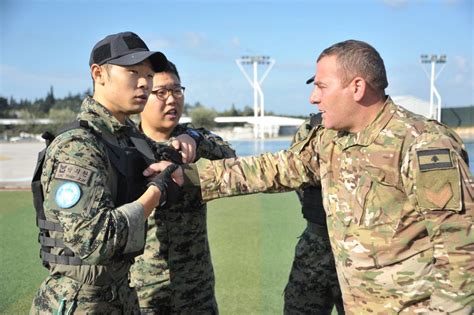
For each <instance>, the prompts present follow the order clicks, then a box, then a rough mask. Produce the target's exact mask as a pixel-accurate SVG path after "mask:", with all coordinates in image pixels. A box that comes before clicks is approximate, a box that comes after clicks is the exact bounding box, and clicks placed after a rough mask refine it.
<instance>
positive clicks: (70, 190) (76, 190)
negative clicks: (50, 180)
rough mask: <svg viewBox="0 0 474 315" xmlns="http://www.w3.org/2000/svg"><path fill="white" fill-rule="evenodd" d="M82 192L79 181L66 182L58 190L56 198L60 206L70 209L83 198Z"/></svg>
mask: <svg viewBox="0 0 474 315" xmlns="http://www.w3.org/2000/svg"><path fill="white" fill-rule="evenodd" d="M81 194H82V193H81V188H80V187H79V185H78V184H77V183H75V182H65V183H64V184H62V185H61V186H59V188H58V190H56V195H55V196H54V199H55V201H56V204H57V205H58V206H59V207H61V208H63V209H68V208H71V207H72V206H74V205H75V204H77V202H78V201H79V199H81Z"/></svg>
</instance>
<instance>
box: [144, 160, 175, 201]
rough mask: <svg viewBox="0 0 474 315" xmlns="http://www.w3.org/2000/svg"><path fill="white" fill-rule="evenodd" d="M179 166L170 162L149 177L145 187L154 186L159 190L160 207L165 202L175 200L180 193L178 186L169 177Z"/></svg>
mask: <svg viewBox="0 0 474 315" xmlns="http://www.w3.org/2000/svg"><path fill="white" fill-rule="evenodd" d="M178 167H179V165H177V164H171V165H170V166H168V167H167V168H165V170H164V171H163V172H161V173H160V174H157V175H155V176H153V177H151V178H150V179H149V182H148V183H147V185H146V186H147V187H150V186H156V187H158V189H159V190H160V192H161V196H160V207H162V206H164V205H165V204H166V203H173V202H176V201H177V200H178V198H179V196H180V194H181V187H179V186H178V185H177V184H176V183H175V182H174V181H173V179H172V178H171V174H172V173H173V172H174V171H175V170H176V169H177V168H178Z"/></svg>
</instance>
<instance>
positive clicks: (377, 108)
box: [144, 40, 474, 315]
mask: <svg viewBox="0 0 474 315" xmlns="http://www.w3.org/2000/svg"><path fill="white" fill-rule="evenodd" d="M387 85H388V83H387V79H386V74H385V66H384V64H383V60H382V58H381V57H380V55H379V54H378V52H377V51H376V50H375V49H374V48H373V47H372V46H370V45H368V44H367V43H364V42H360V41H355V40H349V41H344V42H341V43H337V44H335V45H333V46H331V47H329V48H327V49H325V50H324V51H323V52H322V54H321V55H320V56H319V58H318V61H317V64H316V76H315V77H314V89H313V92H312V94H311V97H310V101H311V103H313V104H317V105H318V108H319V110H320V111H321V112H322V114H323V125H324V128H323V127H319V128H316V129H313V130H312V131H311V133H310V134H309V136H308V138H307V139H306V140H304V141H302V142H300V143H296V144H295V145H294V146H293V147H292V150H290V151H281V152H278V153H276V154H264V155H261V156H260V157H245V158H234V159H225V160H220V161H206V160H203V159H201V160H200V161H198V162H197V163H196V164H188V165H185V166H181V167H179V168H178V169H177V170H176V171H175V172H174V173H173V177H174V180H175V181H176V182H177V183H178V184H183V182H185V183H186V185H185V187H187V189H191V190H192V189H193V188H198V187H200V191H201V194H202V197H203V200H206V201H208V200H211V199H215V198H219V197H224V196H234V195H241V194H250V193H256V192H264V191H265V192H279V191H287V190H291V189H295V188H299V187H300V186H301V185H302V184H303V183H310V184H316V183H321V186H322V191H323V201H324V209H325V211H326V217H327V222H328V231H329V236H330V240H331V246H332V249H333V253H334V258H335V261H336V269H337V272H338V278H339V282H340V285H341V291H342V295H343V300H344V309H345V311H346V313H347V314H380V315H382V314H384V315H385V314H472V312H473V305H474V274H473V270H474V251H473V250H472V249H473V247H474V233H473V214H474V200H473V198H474V181H473V178H472V174H471V173H470V171H469V167H468V163H467V158H466V155H465V150H464V145H463V143H462V141H461V140H460V139H459V137H457V135H456V134H455V133H454V132H453V131H452V130H450V129H449V128H448V127H446V126H444V125H442V124H441V123H438V122H436V121H433V120H429V119H426V118H424V117H422V116H419V115H416V114H413V113H411V112H409V111H407V110H406V109H404V108H402V107H400V106H397V105H396V104H394V103H393V101H392V99H391V98H390V97H389V96H386V95H385V88H386V87H387ZM168 165H169V163H167V162H161V163H158V164H153V165H151V166H150V167H149V168H147V170H145V172H144V175H152V174H154V173H155V172H159V171H161V170H162V169H164V168H165V167H167V166H168ZM196 176H198V177H199V181H197V180H196Z"/></svg>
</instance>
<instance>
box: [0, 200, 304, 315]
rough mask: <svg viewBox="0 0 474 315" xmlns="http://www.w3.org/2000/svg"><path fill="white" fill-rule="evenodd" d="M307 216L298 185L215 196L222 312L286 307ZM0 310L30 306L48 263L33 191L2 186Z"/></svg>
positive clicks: (213, 237)
mask: <svg viewBox="0 0 474 315" xmlns="http://www.w3.org/2000/svg"><path fill="white" fill-rule="evenodd" d="M304 225H305V221H304V220H303V218H302V216H301V212H300V207H299V203H298V200H297V198H296V195H295V194H294V193H283V194H257V195H251V196H241V197H233V198H226V199H220V200H215V201H211V202H210V203H209V204H208V230H209V242H210V245H211V251H212V259H213V263H214V268H215V273H216V295H217V300H218V304H219V310H220V313H221V314H282V309H283V296H282V294H283V289H284V287H285V284H286V282H287V280H288V273H289V270H290V267H291V262H292V260H293V255H294V247H295V245H296V242H297V237H298V236H299V235H300V234H301V232H302V231H303V229H304ZM0 249H1V255H0V262H1V263H0V265H1V269H0V283H1V286H0V297H1V298H0V313H1V314H25V313H27V312H28V310H29V308H30V305H31V301H32V299H33V295H34V294H35V292H36V289H37V288H38V287H39V285H40V283H41V282H42V280H43V279H44V278H45V277H46V275H47V271H46V269H44V268H43V267H42V265H41V261H40V259H39V257H38V251H39V246H38V243H37V228H36V226H35V214H34V209H33V206H32V199H31V192H28V191H20V192H16V191H15V192H11V191H0Z"/></svg>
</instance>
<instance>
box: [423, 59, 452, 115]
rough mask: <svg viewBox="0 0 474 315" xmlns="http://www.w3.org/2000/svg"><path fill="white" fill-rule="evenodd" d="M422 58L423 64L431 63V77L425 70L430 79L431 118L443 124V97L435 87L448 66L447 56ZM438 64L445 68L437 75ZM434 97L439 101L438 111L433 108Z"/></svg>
mask: <svg viewBox="0 0 474 315" xmlns="http://www.w3.org/2000/svg"><path fill="white" fill-rule="evenodd" d="M420 58H421V63H430V64H431V75H428V73H427V72H426V70H425V68H423V70H424V71H425V73H426V75H427V76H428V77H429V79H430V118H435V119H437V120H438V121H439V122H441V96H440V95H439V93H438V90H437V89H436V87H435V84H434V83H435V81H436V79H437V78H438V76H439V75H440V73H441V71H443V69H444V67H445V66H446V55H440V56H438V55H426V54H423V55H421V56H420ZM437 63H442V64H443V66H442V67H441V69H440V70H439V72H438V73H437V74H436V75H435V72H436V71H435V68H436V64H437ZM433 96H436V99H437V103H438V104H437V109H436V111H435V110H434V106H433Z"/></svg>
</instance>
